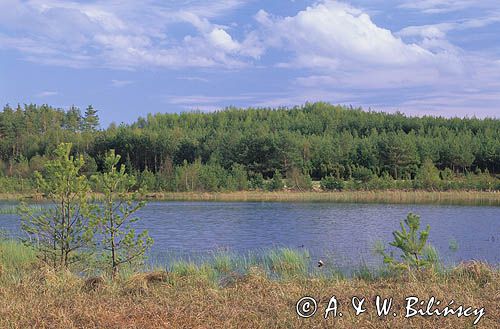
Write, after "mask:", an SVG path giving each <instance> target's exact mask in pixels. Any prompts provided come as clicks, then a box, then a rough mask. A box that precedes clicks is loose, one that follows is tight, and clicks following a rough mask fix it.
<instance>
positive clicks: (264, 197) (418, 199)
mask: <svg viewBox="0 0 500 329" xmlns="http://www.w3.org/2000/svg"><path fill="white" fill-rule="evenodd" d="M146 197H147V198H149V199H157V200H169V201H279V202H308V201H309V202H368V203H370V202H373V203H444V204H471V205H500V192H484V191H446V192H438V191H434V192H433V191H419V190H416V191H403V190H389V191H342V192H293V191H280V192H263V191H241V192H220V193H194V192H185V193H183V192H172V193H168V192H165V193H149V194H147V195H146Z"/></svg>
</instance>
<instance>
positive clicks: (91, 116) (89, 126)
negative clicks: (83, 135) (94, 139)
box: [82, 105, 99, 132]
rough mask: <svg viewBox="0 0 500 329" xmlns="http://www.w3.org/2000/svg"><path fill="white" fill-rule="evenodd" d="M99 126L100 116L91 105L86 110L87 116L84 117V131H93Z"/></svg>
mask: <svg viewBox="0 0 500 329" xmlns="http://www.w3.org/2000/svg"><path fill="white" fill-rule="evenodd" d="M97 128H99V116H98V115H97V110H96V109H94V108H93V107H92V105H89V106H88V107H87V109H86V110H85V117H84V118H83V129H82V130H83V131H85V132H93V131H96V130H97Z"/></svg>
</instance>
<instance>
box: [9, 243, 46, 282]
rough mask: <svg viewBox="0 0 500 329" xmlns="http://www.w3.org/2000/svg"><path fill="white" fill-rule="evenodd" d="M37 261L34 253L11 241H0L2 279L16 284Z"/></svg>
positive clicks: (28, 248)
mask: <svg viewBox="0 0 500 329" xmlns="http://www.w3.org/2000/svg"><path fill="white" fill-rule="evenodd" d="M36 261H37V257H36V253H35V251H34V250H33V249H32V248H30V247H28V246H25V245H23V244H22V243H20V242H19V241H16V240H13V239H1V240H0V274H1V277H2V279H5V278H7V279H8V280H9V281H14V282H18V281H20V280H21V279H22V277H23V276H24V275H25V274H27V273H28V272H29V268H30V267H32V265H33V264H34V263H35V262H36Z"/></svg>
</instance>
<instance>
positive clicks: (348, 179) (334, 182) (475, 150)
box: [0, 103, 500, 191]
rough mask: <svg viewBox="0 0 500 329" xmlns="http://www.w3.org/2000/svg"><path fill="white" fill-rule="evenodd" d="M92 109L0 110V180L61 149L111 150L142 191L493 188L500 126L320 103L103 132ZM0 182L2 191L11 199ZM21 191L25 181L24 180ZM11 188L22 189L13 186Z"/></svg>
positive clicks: (92, 158)
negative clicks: (318, 185)
mask: <svg viewBox="0 0 500 329" xmlns="http://www.w3.org/2000/svg"><path fill="white" fill-rule="evenodd" d="M98 127H99V118H98V116H97V111H96V110H95V109H93V108H92V107H91V106H89V107H88V108H87V109H86V110H85V111H84V113H83V114H82V113H81V111H80V110H79V109H77V108H75V107H72V108H71V109H69V110H68V111H63V110H61V109H55V108H52V107H50V106H47V105H42V106H36V105H25V106H24V107H21V106H18V107H17V108H11V107H10V106H5V107H4V109H3V111H2V112H0V176H4V177H11V180H10V182H11V183H12V179H18V180H23V179H27V180H23V183H22V184H28V185H29V178H30V177H32V173H33V172H34V171H36V170H41V169H42V168H43V164H44V163H45V161H47V159H48V158H50V156H51V153H52V151H53V150H54V149H55V148H56V147H57V145H59V143H61V142H71V143H72V144H73V150H72V152H74V153H78V154H82V155H83V156H84V159H85V166H84V167H83V168H82V171H83V172H84V173H85V174H88V175H91V174H92V173H94V172H97V171H102V170H103V159H104V155H105V153H106V151H108V150H110V149H114V150H116V153H117V154H119V155H121V157H122V161H123V162H124V163H125V164H126V166H127V168H130V170H131V171H134V173H135V174H138V176H139V177H140V179H139V183H138V184H140V185H141V186H142V187H145V188H147V189H149V190H173V191H190V190H208V191H213V190H236V189H238V190H242V189H247V188H265V187H267V188H270V189H279V188H282V187H283V186H282V182H283V181H282V180H281V178H286V181H285V184H286V185H287V186H288V187H291V188H298V189H307V188H310V186H311V181H312V180H315V181H318V180H322V184H321V185H322V187H323V188H325V189H341V188H346V187H347V188H413V187H423V188H464V187H465V188H479V189H492V188H498V181H499V180H498V178H495V176H496V175H497V174H498V173H499V171H500V120H498V119H477V118H465V119H460V118H453V119H446V118H436V117H407V116H405V115H403V114H401V113H397V114H387V113H378V112H365V111H362V110H361V109H352V108H346V107H340V106H332V105H329V104H325V103H314V104H306V105H304V106H302V107H296V108H293V109H276V110H273V109H252V108H250V109H245V110H242V109H236V108H228V109H226V110H224V111H218V112H214V113H200V112H189V113H181V114H155V115H148V116H147V117H146V118H139V119H138V120H137V121H136V122H135V123H133V124H130V125H124V124H122V125H120V126H117V125H115V124H111V125H110V126H109V127H108V128H107V129H105V130H99V129H98ZM8 181H9V180H8V179H6V178H3V182H4V184H3V185H4V188H3V189H4V190H8V188H7V187H6V186H7V182H8ZM26 182H28V183H26ZM13 184H14V187H15V188H17V189H20V188H22V186H21V185H22V184H19V183H18V182H14V183H13Z"/></svg>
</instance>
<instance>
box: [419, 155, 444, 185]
mask: <svg viewBox="0 0 500 329" xmlns="http://www.w3.org/2000/svg"><path fill="white" fill-rule="evenodd" d="M416 183H417V186H418V187H421V188H427V189H435V188H438V187H439V185H440V183H441V178H440V177H439V170H438V169H437V168H436V167H435V166H434V163H432V160H431V159H426V160H425V161H424V163H423V164H422V166H421V167H420V168H419V170H418V172H417V177H416Z"/></svg>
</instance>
